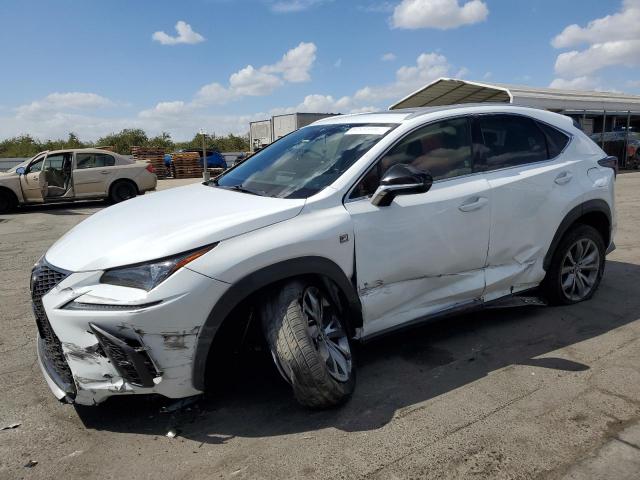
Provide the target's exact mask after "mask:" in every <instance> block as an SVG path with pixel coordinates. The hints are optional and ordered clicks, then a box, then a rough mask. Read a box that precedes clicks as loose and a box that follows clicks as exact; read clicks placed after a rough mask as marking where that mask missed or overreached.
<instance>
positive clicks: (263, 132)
mask: <svg viewBox="0 0 640 480" xmlns="http://www.w3.org/2000/svg"><path fill="white" fill-rule="evenodd" d="M249 141H250V142H251V151H252V152H255V151H256V150H260V149H261V148H263V147H266V146H267V145H269V144H270V143H271V142H272V141H273V128H272V123H271V120H259V121H257V122H251V123H250V124H249Z"/></svg>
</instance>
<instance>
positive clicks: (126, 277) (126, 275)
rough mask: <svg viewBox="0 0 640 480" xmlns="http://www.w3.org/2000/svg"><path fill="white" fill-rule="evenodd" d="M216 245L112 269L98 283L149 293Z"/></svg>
mask: <svg viewBox="0 0 640 480" xmlns="http://www.w3.org/2000/svg"><path fill="white" fill-rule="evenodd" d="M216 245H217V243H214V244H213V245H207V246H206V247H203V248H199V249H197V250H189V251H188V252H185V253H181V254H179V255H175V256H173V257H167V258H161V259H160V260H153V261H151V262H146V263H139V264H137V265H129V266H126V267H118V268H113V269H111V270H107V271H105V272H104V273H103V274H102V277H100V283H108V284H110V285H120V286H122V287H131V288H141V289H142V290H147V291H149V290H152V289H153V288H155V287H157V286H158V285H159V284H160V283H162V282H164V281H165V280H166V279H167V278H169V277H170V276H171V275H173V274H174V273H175V272H177V271H178V270H180V269H181V268H182V267H184V266H185V265H187V264H188V263H190V262H192V261H194V260H195V259H196V258H198V257H201V256H202V255H204V254H205V253H207V252H208V251H209V250H211V249H212V248H214V247H215V246H216Z"/></svg>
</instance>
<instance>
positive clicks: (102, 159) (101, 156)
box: [95, 153, 116, 167]
mask: <svg viewBox="0 0 640 480" xmlns="http://www.w3.org/2000/svg"><path fill="white" fill-rule="evenodd" d="M95 157H96V165H95V166H96V167H113V166H114V165H115V164H116V159H115V158H113V156H111V155H107V154H106V153H97V154H96V155H95Z"/></svg>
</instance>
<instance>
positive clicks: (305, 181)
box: [215, 124, 396, 198]
mask: <svg viewBox="0 0 640 480" xmlns="http://www.w3.org/2000/svg"><path fill="white" fill-rule="evenodd" d="M394 127H396V125H389V124H384V125H382V124H375V125H373V124H334V125H312V126H309V127H305V128H302V129H300V130H297V131H295V132H293V133H291V134H289V135H287V136H286V137H283V138H281V139H280V140H278V141H277V142H274V143H273V144H271V145H269V146H268V147H267V148H265V149H264V150H261V151H260V152H259V153H256V154H255V155H254V156H253V157H251V158H249V159H248V160H246V161H245V162H244V163H241V164H240V165H238V166H237V167H236V168H234V169H232V170H230V171H229V172H228V173H226V174H224V175H222V176H221V177H218V179H217V181H216V182H215V185H217V186H219V187H223V188H232V189H234V188H235V189H237V190H239V191H244V192H247V193H254V194H256V195H264V196H268V197H278V198H307V197H310V196H311V195H314V194H316V193H318V192H319V191H321V190H322V189H324V188H325V187H326V186H328V185H330V184H331V183H333V182H334V181H335V180H336V179H337V178H338V177H339V176H340V175H342V174H343V173H344V172H345V170H347V168H349V167H350V166H351V165H353V164H354V163H355V162H356V161H357V160H358V159H359V158H360V157H362V155H364V154H365V153H366V152H367V151H369V149H371V147H373V146H374V145H375V144H376V143H378V142H379V141H380V139H381V138H383V137H384V136H385V135H386V134H387V133H389V132H390V131H391V130H392V129H393V128H394Z"/></svg>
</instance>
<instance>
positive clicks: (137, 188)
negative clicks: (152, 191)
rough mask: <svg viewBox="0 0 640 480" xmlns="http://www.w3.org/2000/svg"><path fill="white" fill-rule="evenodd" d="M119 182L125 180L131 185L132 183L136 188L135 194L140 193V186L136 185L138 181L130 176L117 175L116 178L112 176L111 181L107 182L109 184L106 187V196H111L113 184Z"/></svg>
mask: <svg viewBox="0 0 640 480" xmlns="http://www.w3.org/2000/svg"><path fill="white" fill-rule="evenodd" d="M120 182H126V183H130V184H131V185H133V186H134V187H135V188H136V193H137V195H140V186H139V185H138V182H136V181H135V180H133V179H132V178H129V177H118V178H114V179H113V180H112V181H111V183H109V186H108V187H107V197H108V198H111V193H112V191H113V187H114V186H115V185H117V184H118V183H120Z"/></svg>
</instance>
